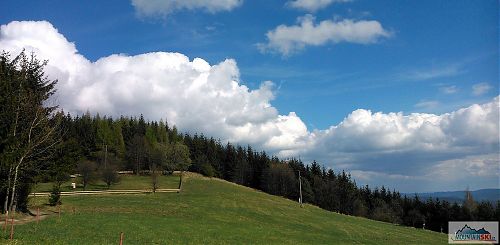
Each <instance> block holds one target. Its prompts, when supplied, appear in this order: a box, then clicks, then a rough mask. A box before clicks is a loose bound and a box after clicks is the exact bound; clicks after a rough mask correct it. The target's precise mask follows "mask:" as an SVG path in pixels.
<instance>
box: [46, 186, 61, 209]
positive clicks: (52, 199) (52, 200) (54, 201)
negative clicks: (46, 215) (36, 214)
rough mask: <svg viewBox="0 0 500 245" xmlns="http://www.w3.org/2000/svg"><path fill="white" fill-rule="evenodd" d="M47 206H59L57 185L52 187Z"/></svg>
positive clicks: (59, 199)
mask: <svg viewBox="0 0 500 245" xmlns="http://www.w3.org/2000/svg"><path fill="white" fill-rule="evenodd" d="M49 205H50V206H56V205H61V189H60V188H59V185H54V187H52V191H51V192H50V196H49Z"/></svg>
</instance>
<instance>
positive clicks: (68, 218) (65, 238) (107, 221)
mask: <svg viewBox="0 0 500 245" xmlns="http://www.w3.org/2000/svg"><path fill="white" fill-rule="evenodd" d="M183 188H184V189H183V191H182V192H181V193H180V194H177V193H157V194H149V195H114V196H76V197H65V198H64V199H63V207H62V210H63V214H62V215H61V217H60V218H58V217H57V215H53V216H52V217H49V218H47V219H44V220H42V221H41V222H40V224H38V225H37V224H36V223H34V222H32V223H28V224H24V225H20V226H18V227H16V233H15V237H16V238H17V244H117V243H118V241H119V234H120V232H124V244H186V243H188V244H241V243H244V244H249V243H251V244H444V243H446V242H447V240H446V239H447V237H446V235H444V234H439V233H436V232H431V231H425V230H417V229H414V228H408V227H401V226H395V225H392V224H388V223H383V222H377V221H372V220H368V219H365V218H358V217H351V216H346V215H340V214H336V213H332V212H328V211H325V210H322V209H320V208H317V207H315V206H311V205H305V206H304V207H303V208H301V207H300V206H299V205H298V204H297V203H296V202H293V201H290V200H287V199H284V198H280V197H276V196H271V195H268V194H265V193H262V192H259V191H255V190H253V189H250V188H246V187H242V186H238V185H236V184H232V183H229V182H226V181H223V180H218V179H208V178H203V177H199V176H191V177H189V178H188V179H187V180H186V182H185V184H184V187H183ZM73 208H74V209H75V211H76V212H75V214H73V211H72V210H73ZM2 234H4V235H3V238H4V239H5V238H6V237H7V235H6V233H2ZM4 241H5V240H4Z"/></svg>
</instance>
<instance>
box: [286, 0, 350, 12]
mask: <svg viewBox="0 0 500 245" xmlns="http://www.w3.org/2000/svg"><path fill="white" fill-rule="evenodd" d="M350 1H351V0H294V1H290V2H287V5H288V6H290V7H292V8H297V9H302V10H307V11H310V12H315V11H317V10H319V9H322V8H325V7H327V6H328V5H330V4H332V3H343V2H350Z"/></svg>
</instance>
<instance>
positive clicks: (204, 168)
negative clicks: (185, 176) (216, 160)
mask: <svg viewBox="0 0 500 245" xmlns="http://www.w3.org/2000/svg"><path fill="white" fill-rule="evenodd" d="M200 173H201V174H203V175H205V176H207V177H214V175H215V171H214V167H212V165H210V164H209V163H204V164H202V165H201V169H200Z"/></svg>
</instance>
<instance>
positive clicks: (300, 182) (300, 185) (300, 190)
mask: <svg viewBox="0 0 500 245" xmlns="http://www.w3.org/2000/svg"><path fill="white" fill-rule="evenodd" d="M299 193H300V197H299V203H300V206H301V207H302V179H301V178H300V170H299Z"/></svg>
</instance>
